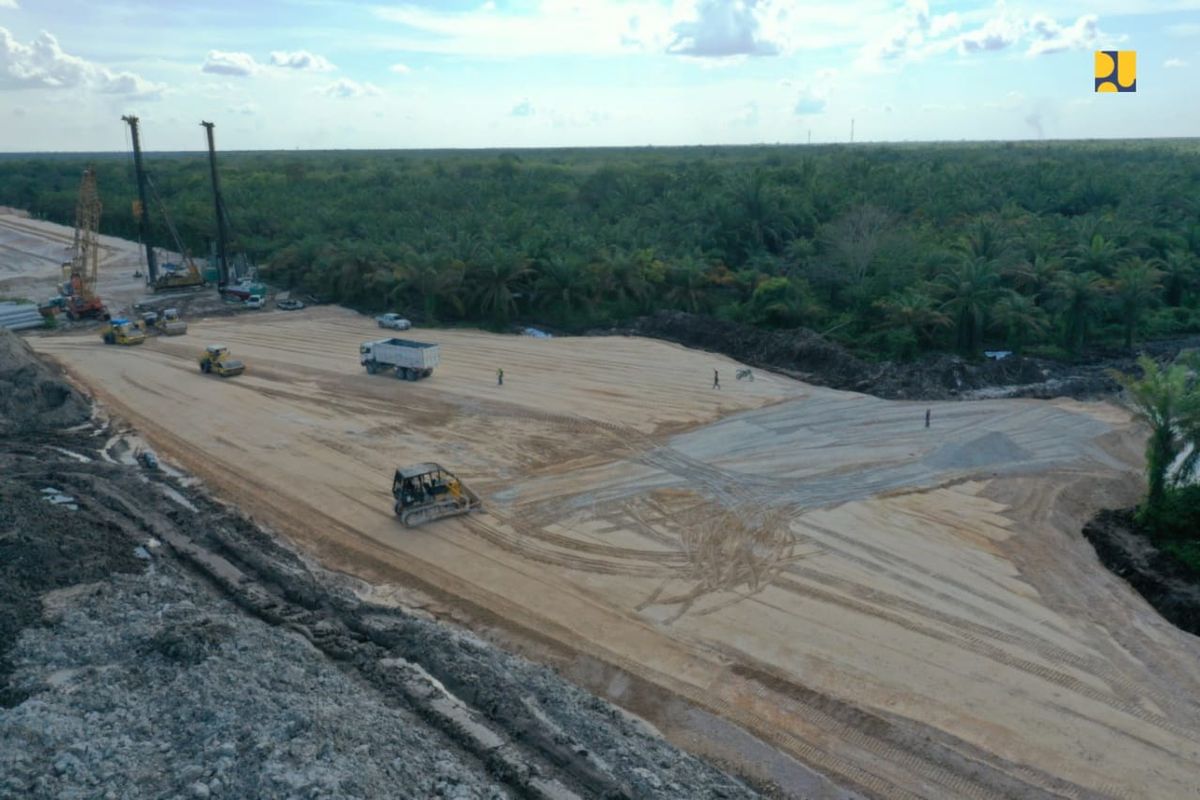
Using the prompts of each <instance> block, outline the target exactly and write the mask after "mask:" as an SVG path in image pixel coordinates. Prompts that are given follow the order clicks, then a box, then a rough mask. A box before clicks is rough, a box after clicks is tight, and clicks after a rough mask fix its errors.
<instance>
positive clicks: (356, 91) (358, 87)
mask: <svg viewBox="0 0 1200 800" xmlns="http://www.w3.org/2000/svg"><path fill="white" fill-rule="evenodd" d="M317 91H319V92H320V93H321V94H323V95H326V96H328V97H347V98H348V97H378V96H379V95H381V94H383V90H382V89H380V88H379V87H378V86H376V85H375V84H373V83H359V82H358V81H352V80H350V79H349V78H342V79H341V80H336V81H334V82H333V83H331V84H329V85H327V86H324V87H322V88H320V89H318V90H317Z"/></svg>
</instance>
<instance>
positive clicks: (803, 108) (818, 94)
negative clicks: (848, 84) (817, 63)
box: [792, 69, 837, 116]
mask: <svg viewBox="0 0 1200 800" xmlns="http://www.w3.org/2000/svg"><path fill="white" fill-rule="evenodd" d="M836 77H837V70H835V69H821V70H817V74H816V76H815V78H814V79H813V80H812V81H810V82H808V83H800V84H799V87H800V88H799V91H798V92H797V93H796V104H795V106H794V107H793V109H792V110H793V111H794V112H795V113H796V114H797V115H799V116H806V115H808V114H820V113H821V112H822V111H824V110H825V107H826V106H827V105H828V104H829V95H830V93H831V91H832V89H833V80H834V78H836Z"/></svg>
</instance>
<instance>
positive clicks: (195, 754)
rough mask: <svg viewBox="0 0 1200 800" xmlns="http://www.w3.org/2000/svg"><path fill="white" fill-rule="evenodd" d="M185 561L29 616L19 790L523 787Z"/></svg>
mask: <svg viewBox="0 0 1200 800" xmlns="http://www.w3.org/2000/svg"><path fill="white" fill-rule="evenodd" d="M190 583H191V581H190V580H189V579H187V578H186V577H184V576H181V575H179V574H178V573H177V571H176V570H173V569H167V568H163V567H162V566H159V568H158V569H155V570H152V571H151V572H149V573H147V574H144V575H122V576H117V577H115V578H114V579H113V580H111V581H109V582H104V583H100V584H96V585H94V586H93V587H92V588H90V589H89V590H87V591H84V592H80V593H78V594H77V595H76V596H75V597H74V598H72V600H71V601H70V602H68V603H67V605H66V608H65V609H63V610H62V611H60V612H57V613H56V614H54V615H53V618H52V622H53V624H52V625H50V626H48V627H35V628H31V629H29V630H28V631H26V633H25V635H23V636H22V637H21V639H20V641H19V642H18V644H17V646H16V647H15V648H14V650H13V651H12V652H11V653H10V659H11V660H12V662H13V665H14V667H15V669H14V672H13V675H12V676H11V681H12V682H13V684H14V685H15V688H16V689H17V690H18V691H19V692H21V693H23V694H26V695H28V697H29V699H28V700H26V701H25V702H23V703H21V704H20V705H18V706H17V707H16V708H13V709H11V710H9V711H7V712H5V713H4V714H3V717H2V718H0V775H5V776H7V777H6V778H4V780H3V782H0V791H3V792H6V793H9V796H12V797H56V798H58V797H80V798H82V797H114V798H116V797H171V796H182V797H194V798H207V797H231V798H247V797H256V798H274V797H278V798H288V797H345V798H354V797H361V798H368V797H414V798H424V797H453V798H464V799H465V798H501V797H508V796H509V795H508V794H507V793H505V792H504V791H503V790H502V789H500V788H497V787H495V786H494V785H493V781H491V780H490V779H489V778H488V776H487V775H486V774H485V773H484V772H483V770H482V769H481V768H480V765H479V764H478V763H464V759H463V757H462V756H461V755H459V754H458V752H457V748H455V747H454V746H453V744H452V743H451V742H449V741H446V740H445V739H444V738H443V737H442V736H440V735H439V734H438V733H437V732H436V731H431V730H429V728H428V727H427V726H425V725H424V724H423V723H422V722H421V721H420V720H419V719H417V718H416V717H415V715H413V714H412V713H411V712H410V711H408V710H406V709H404V708H400V707H396V706H394V705H391V704H389V703H388V702H387V701H386V699H385V698H382V697H380V696H378V695H377V694H376V693H374V692H372V691H370V690H369V689H367V690H365V689H364V687H363V686H362V685H361V684H360V683H359V682H357V681H355V680H354V679H353V678H352V677H351V676H350V675H347V674H346V673H344V672H343V671H341V670H340V669H338V668H337V667H336V666H334V665H332V664H330V663H329V661H328V659H327V658H325V656H324V655H322V654H321V653H320V652H319V651H318V650H316V649H315V648H314V647H312V645H310V644H309V643H308V641H307V640H306V639H305V638H304V637H302V636H299V635H297V634H293V633H289V632H286V631H282V630H280V629H278V628H274V627H272V626H269V625H267V624H265V623H262V622H260V621H258V620H254V619H247V618H246V617H245V615H244V614H242V613H241V612H240V611H239V610H238V609H237V608H236V607H234V606H233V605H232V604H230V603H228V602H225V601H223V600H220V599H219V598H204V599H203V600H202V601H201V602H200V604H197V602H196V600H197V599H198V598H197V597H196V589H195V588H194V587H193V586H191V585H189V584H190Z"/></svg>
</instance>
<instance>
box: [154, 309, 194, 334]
mask: <svg viewBox="0 0 1200 800" xmlns="http://www.w3.org/2000/svg"><path fill="white" fill-rule="evenodd" d="M154 327H155V328H156V329H158V332H159V333H163V334H166V335H167V336H182V335H183V334H185V333H187V329H188V325H187V323H186V322H184V320H183V318H182V317H180V316H179V309H176V308H166V309H163V312H162V313H161V314H159V315H158V318H157V319H156V320H154Z"/></svg>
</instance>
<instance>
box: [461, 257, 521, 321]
mask: <svg viewBox="0 0 1200 800" xmlns="http://www.w3.org/2000/svg"><path fill="white" fill-rule="evenodd" d="M530 272H531V270H530V269H529V265H528V263H527V262H526V261H525V259H524V258H523V257H521V256H517V255H515V254H512V253H495V254H493V257H492V258H489V259H488V260H487V261H486V262H485V263H484V264H483V265H481V266H477V267H475V268H474V269H472V270H471V272H470V275H469V280H470V284H471V289H472V297H473V299H474V301H475V307H476V309H478V311H479V313H480V314H482V315H483V316H488V317H491V318H492V321H493V322H495V323H497V324H503V323H506V322H508V321H509V320H510V319H512V315H513V314H514V313H515V312H516V310H517V299H516V292H514V289H515V288H516V287H517V286H518V284H519V282H520V281H521V279H523V278H524V277H526V276H527V275H529V273H530Z"/></svg>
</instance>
